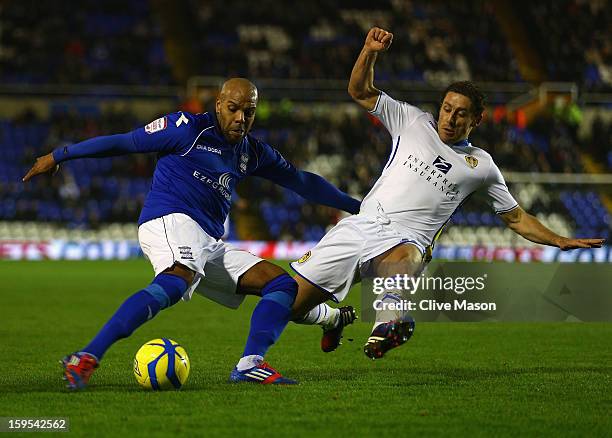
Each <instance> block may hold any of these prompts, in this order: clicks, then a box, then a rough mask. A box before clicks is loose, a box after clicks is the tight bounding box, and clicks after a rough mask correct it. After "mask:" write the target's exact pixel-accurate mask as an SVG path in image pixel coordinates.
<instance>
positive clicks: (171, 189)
mask: <svg viewBox="0 0 612 438" xmlns="http://www.w3.org/2000/svg"><path fill="white" fill-rule="evenodd" d="M132 136H133V139H134V143H135V145H136V149H137V152H153V151H157V152H158V161H157V166H156V168H155V172H154V174H153V183H152V185H151V190H150V191H149V193H148V195H147V197H146V200H145V203H144V207H143V209H142V212H141V214H140V218H139V219H138V224H139V225H140V224H142V223H144V222H147V221H149V220H151V219H155V218H158V217H161V216H164V215H167V214H170V213H184V214H186V215H188V216H189V217H191V218H192V219H193V220H195V221H196V222H197V223H198V224H199V225H200V226H201V227H202V228H203V229H204V231H206V232H207V233H208V234H209V235H211V236H213V237H215V238H220V237H221V236H222V235H223V222H224V221H225V218H226V217H227V215H228V213H229V210H230V206H231V200H232V193H233V191H234V188H235V187H236V184H238V182H240V181H241V180H242V179H243V178H245V177H246V176H247V175H255V176H261V177H264V178H267V179H270V180H272V181H274V182H276V183H279V184H282V183H283V181H287V180H290V179H292V178H294V177H295V174H296V172H297V169H296V168H295V167H294V166H293V165H291V164H290V163H289V162H287V161H286V160H285V159H284V158H283V156H282V155H281V154H280V153H279V152H278V151H277V150H276V149H274V148H273V147H272V146H270V145H268V144H266V143H264V142H262V141H259V140H257V139H256V138H254V137H252V136H250V135H247V136H245V138H243V139H242V141H241V142H239V143H236V144H231V143H228V142H227V140H226V139H225V137H224V136H223V134H222V133H221V131H220V129H219V127H218V124H217V121H216V117H215V115H214V114H212V113H203V114H190V113H186V112H177V113H173V114H168V115H166V116H164V117H161V118H159V119H157V120H155V121H153V122H151V123H149V124H148V125H146V126H144V127H142V128H139V129H136V130H135V131H132Z"/></svg>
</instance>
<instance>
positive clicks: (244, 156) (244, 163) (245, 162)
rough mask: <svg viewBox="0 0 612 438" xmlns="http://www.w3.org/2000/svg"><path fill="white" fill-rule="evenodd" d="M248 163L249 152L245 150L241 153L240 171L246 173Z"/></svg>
mask: <svg viewBox="0 0 612 438" xmlns="http://www.w3.org/2000/svg"><path fill="white" fill-rule="evenodd" d="M248 164H249V154H247V153H244V152H243V153H242V154H240V171H241V172H242V173H246V171H247V166H248Z"/></svg>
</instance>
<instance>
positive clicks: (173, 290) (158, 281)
mask: <svg viewBox="0 0 612 438" xmlns="http://www.w3.org/2000/svg"><path fill="white" fill-rule="evenodd" d="M187 287H188V283H187V281H186V280H185V279H184V278H183V277H179V276H178V275H173V274H167V273H161V274H159V275H158V276H157V277H155V278H154V279H153V281H152V282H151V284H150V285H149V286H147V287H146V288H145V291H147V292H148V293H149V294H151V295H152V296H153V298H155V300H157V302H158V303H159V306H160V309H165V308H166V307H170V306H172V305H174V304H176V303H178V302H179V300H180V299H181V298H182V297H183V294H184V293H185V291H186V290H187Z"/></svg>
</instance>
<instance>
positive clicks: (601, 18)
mask: <svg viewBox="0 0 612 438" xmlns="http://www.w3.org/2000/svg"><path fill="white" fill-rule="evenodd" d="M180 6H181V8H186V9H185V10H184V11H183V13H182V14H181V15H180V17H179V18H178V21H179V25H180V27H181V32H180V35H179V34H178V33H176V32H173V31H172V30H169V29H173V28H172V26H170V25H167V26H163V24H164V23H165V24H168V22H169V21H171V20H172V18H171V17H170V16H174V15H176V14H170V13H169V12H175V11H171V10H173V9H174V8H175V6H172V5H171V4H170V3H163V2H158V3H154V2H151V1H150V0H123V1H120V0H105V1H103V2H100V1H95V0H83V1H80V2H67V1H51V0H6V1H4V2H2V3H0V33H1V38H0V78H1V79H2V81H3V82H4V83H52V84H58V83H59V84H83V83H90V84H138V85H147V84H170V83H176V75H175V77H174V78H173V75H172V72H171V70H170V63H169V62H168V59H167V56H166V50H165V48H164V47H165V45H164V43H165V42H166V41H172V44H173V47H175V49H174V50H175V51H176V50H187V51H188V57H189V58H190V59H189V62H188V64H190V65H191V66H192V69H195V70H197V71H192V72H191V74H200V75H209V76H211V75H218V76H249V77H251V78H255V79H256V78H289V79H292V78H301V79H303V78H307V79H346V78H347V77H348V75H349V74H350V70H351V68H352V65H353V62H354V60H355V57H356V55H357V53H358V52H359V50H360V47H361V45H362V42H363V39H364V35H365V33H366V31H367V30H368V28H369V27H370V26H372V25H378V26H381V27H385V28H388V29H390V30H392V31H393V32H394V34H395V42H394V46H393V49H392V54H391V55H389V56H384V57H382V59H381V60H380V62H379V65H378V68H377V77H378V78H379V79H389V80H412V81H417V82H423V81H425V82H429V83H432V84H436V85H437V84H441V83H446V82H449V81H450V80H460V79H472V80H475V81H522V78H521V74H520V72H519V67H518V65H517V60H516V59H517V57H516V54H515V53H513V51H512V50H511V49H510V46H511V44H510V41H508V36H507V35H504V34H503V33H502V31H501V30H500V23H499V20H498V17H497V15H496V14H495V13H494V12H495V11H494V6H495V5H494V4H493V2H487V1H485V0H469V1H463V2H444V1H436V0H434V1H428V2H424V1H417V0H380V1H377V2H374V3H373V2H371V1H365V0H338V1H334V2H328V1H325V0H312V1H309V2H278V1H274V0H260V1H258V2H257V4H256V5H254V4H253V3H252V2H247V1H236V2H232V3H231V7H230V6H228V4H227V2H223V1H219V0H217V1H208V0H206V1H204V0H187V1H185V2H181V3H180ZM511 6H512V7H513V8H514V12H515V15H517V16H518V19H520V20H521V21H524V23H523V24H524V27H525V29H526V31H527V32H528V35H527V39H526V41H528V44H529V45H530V47H528V48H526V49H528V50H535V51H536V52H537V53H536V55H537V56H538V57H539V58H540V59H542V64H543V65H544V68H545V70H546V72H545V73H546V75H547V77H546V79H547V80H549V81H573V82H577V83H579V84H580V85H582V86H583V87H585V88H587V89H594V90H610V89H611V88H612V72H611V63H612V61H611V57H612V50H611V47H612V43H611V41H612V38H611V35H610V28H611V27H610V25H609V23H610V22H611V20H610V19H611V17H610V15H611V13H612V12H611V11H612V9H611V8H610V7H609V6H608V5H607V2H606V1H605V0H544V1H538V2H532V3H529V4H525V3H521V2H517V3H512V4H511ZM607 6H608V7H607ZM176 7H178V4H177V6H176ZM164 8H166V9H164ZM174 20H175V21H176V20H177V18H176V17H174ZM162 29H166V30H165V33H164V32H162ZM166 46H167V45H166ZM176 46H181V49H177V48H176ZM177 59H180V57H179V58H176V57H175V58H174V61H173V62H175V63H177V64H181V62H184V59H183V61H177ZM174 67H175V70H181V69H184V68H185V65H182V64H181V65H175V66H174ZM175 73H176V72H175Z"/></svg>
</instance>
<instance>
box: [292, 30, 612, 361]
mask: <svg viewBox="0 0 612 438" xmlns="http://www.w3.org/2000/svg"><path fill="white" fill-rule="evenodd" d="M392 40H393V34H391V33H390V32H387V31H385V30H383V29H380V28H376V27H375V28H372V29H371V30H370V31H369V33H368V35H367V37H366V40H365V44H364V46H363V49H362V50H361V53H360V54H359V57H358V58H357V61H356V63H355V66H354V67H353V71H352V73H351V78H350V82H349V87H348V89H349V93H350V95H351V96H352V98H353V99H354V100H355V101H356V102H357V103H358V104H359V105H361V106H362V107H363V108H365V109H366V110H368V111H369V112H370V113H371V114H372V115H374V116H376V117H377V118H378V119H379V120H380V121H381V122H382V124H383V125H384V126H385V128H386V129H387V130H388V131H389V133H390V134H391V137H392V149H391V153H390V155H389V159H388V161H387V163H386V165H385V167H384V170H383V171H382V174H381V176H380V178H379V179H378V181H377V182H376V184H375V185H374V187H373V188H372V189H371V190H370V192H369V193H368V194H367V196H366V197H365V199H364V200H363V202H362V204H361V210H360V212H359V214H358V215H355V216H350V217H348V218H345V219H343V220H342V221H340V222H339V223H338V224H337V225H336V226H335V227H334V228H333V229H332V230H330V231H329V233H327V234H326V235H325V236H324V237H323V239H322V240H321V241H320V242H319V243H318V244H317V245H316V246H315V247H314V248H313V249H312V250H311V251H309V252H308V253H307V254H306V255H305V256H304V257H302V258H301V259H300V260H298V261H297V262H293V263H292V264H291V267H292V268H293V269H294V270H295V271H296V272H297V274H298V275H297V277H296V280H297V282H298V285H299V292H298V297H297V299H296V301H295V304H294V315H295V316H296V317H300V318H301V320H300V322H302V323H306V324H320V325H322V326H323V328H324V336H323V341H322V347H324V350H325V351H331V350H333V349H335V348H336V347H337V345H338V344H339V341H340V337H341V333H342V329H343V327H344V325H346V324H347V323H351V322H352V318H347V316H346V315H344V314H342V313H341V312H340V310H338V309H333V308H331V307H329V306H328V305H327V304H324V301H326V300H328V299H332V300H333V301H335V302H341V301H342V300H343V299H344V298H345V297H346V294H347V293H348V291H349V289H350V287H351V286H352V285H353V283H355V282H356V281H357V280H358V273H360V272H361V273H362V274H363V273H364V272H366V273H368V274H369V275H375V276H378V277H392V276H395V275H396V274H408V275H411V276H418V275H420V273H421V272H422V270H423V268H424V266H425V264H426V263H427V262H428V261H429V260H430V259H431V252H432V250H433V245H434V243H435V240H436V238H437V237H438V236H439V234H440V233H441V232H442V229H443V228H444V226H445V225H446V223H447V222H448V220H449V219H450V217H451V216H452V214H453V213H454V212H455V210H457V208H458V207H460V206H461V204H462V203H463V202H464V201H465V200H466V199H467V198H468V197H469V196H470V195H471V194H472V193H474V192H475V191H477V190H481V191H484V192H485V193H486V194H487V197H488V199H489V203H490V204H491V207H492V208H493V209H494V210H495V212H496V213H497V214H499V215H500V217H501V218H502V219H503V221H504V222H505V223H506V225H507V226H508V227H510V228H511V229H512V230H513V231H515V232H516V233H518V234H520V235H521V236H523V237H525V238H526V239H529V240H531V241H533V242H536V243H540V244H545V245H551V246H557V247H559V248H561V249H563V250H568V249H574V248H592V247H600V246H601V245H602V243H603V241H604V240H603V239H572V238H566V237H562V236H559V235H557V234H555V233H554V232H552V231H551V230H549V229H548V228H546V227H545V226H544V225H543V224H542V223H540V222H539V221H538V220H537V219H536V218H535V217H533V216H531V215H529V214H527V213H526V212H525V211H524V210H523V209H521V207H520V206H519V205H518V203H517V202H516V200H515V199H514V198H513V197H512V195H511V194H510V192H509V191H508V188H507V186H506V183H505V181H504V178H503V176H502V174H501V172H500V171H499V169H498V167H497V166H496V165H495V163H494V161H493V159H492V157H491V155H489V154H488V153H487V152H485V151H484V150H482V149H479V148H477V147H475V146H472V145H471V144H470V142H469V141H468V136H469V134H470V132H471V131H472V129H474V128H475V127H476V126H478V124H479V123H480V121H481V119H482V114H483V110H484V95H483V94H482V93H481V92H480V90H479V89H478V88H477V87H476V86H475V85H474V84H473V83H471V82H468V81H465V82H456V83H453V84H451V85H450V86H449V87H447V89H446V90H445V92H444V94H443V95H444V98H443V101H442V103H441V107H440V115H439V117H438V120H435V119H434V117H433V116H432V115H431V114H429V113H427V112H424V111H422V110H420V109H419V108H417V107H415V106H412V105H410V104H408V103H406V102H401V101H398V100H395V99H393V98H392V97H390V96H389V95H387V94H386V93H384V92H382V91H380V90H378V89H377V88H376V87H375V86H374V64H375V62H376V58H377V56H378V53H379V52H382V51H384V50H386V49H388V48H389V46H390V45H391V42H392ZM378 299H379V300H381V301H382V303H383V306H382V307H383V308H384V310H378V311H377V314H376V323H375V324H374V328H373V332H372V335H371V336H370V338H369V339H368V341H367V343H366V345H365V347H364V352H365V353H366V355H367V356H368V357H371V358H373V359H376V358H379V357H382V356H383V355H384V354H385V352H386V351H388V350H389V349H391V348H394V347H396V346H398V345H401V344H403V343H404V342H406V341H407V340H408V339H409V338H410V336H411V335H412V332H413V330H414V321H413V320H412V318H410V317H409V316H408V315H407V314H404V313H403V312H401V311H397V310H388V308H389V307H393V306H386V305H385V303H388V304H390V303H393V302H397V301H399V300H400V299H401V291H399V290H398V291H397V292H393V291H392V292H385V293H383V294H381V296H379V297H378Z"/></svg>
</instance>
